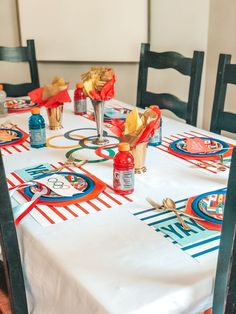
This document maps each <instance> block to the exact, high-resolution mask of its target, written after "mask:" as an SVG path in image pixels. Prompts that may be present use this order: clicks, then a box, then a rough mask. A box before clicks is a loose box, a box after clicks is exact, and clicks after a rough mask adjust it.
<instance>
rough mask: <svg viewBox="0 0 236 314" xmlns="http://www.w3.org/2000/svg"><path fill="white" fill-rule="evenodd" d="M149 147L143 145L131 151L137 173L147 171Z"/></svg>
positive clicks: (146, 144) (145, 144)
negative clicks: (146, 163)
mask: <svg viewBox="0 0 236 314" xmlns="http://www.w3.org/2000/svg"><path fill="white" fill-rule="evenodd" d="M147 146H148V143H141V144H138V145H136V146H135V147H133V148H132V149H131V153H132V155H133V157H134V167H135V173H144V172H146V171H147V168H146V166H145V159H146V153H147Z"/></svg>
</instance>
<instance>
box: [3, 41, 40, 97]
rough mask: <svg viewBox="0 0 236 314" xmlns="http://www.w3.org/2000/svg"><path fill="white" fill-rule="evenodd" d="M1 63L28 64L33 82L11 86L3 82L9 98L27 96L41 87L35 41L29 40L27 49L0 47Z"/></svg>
mask: <svg viewBox="0 0 236 314" xmlns="http://www.w3.org/2000/svg"><path fill="white" fill-rule="evenodd" d="M0 61H7V62H28V64H29V71H30V77H31V82H29V83H23V84H10V83H8V82H2V84H3V85H4V90H5V91H6V93H7V96H9V97H20V96H26V95H27V94H28V92H30V91H31V90H33V89H35V88H38V87H39V74H38V66H37V60H36V54H35V46H34V40H32V39H31V40H27V46H26V47H0Z"/></svg>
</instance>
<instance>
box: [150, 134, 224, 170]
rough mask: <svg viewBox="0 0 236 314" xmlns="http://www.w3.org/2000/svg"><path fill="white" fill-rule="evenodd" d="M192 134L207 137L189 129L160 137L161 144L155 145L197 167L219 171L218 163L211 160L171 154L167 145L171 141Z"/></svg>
mask: <svg viewBox="0 0 236 314" xmlns="http://www.w3.org/2000/svg"><path fill="white" fill-rule="evenodd" d="M193 136H203V137H209V136H208V135H206V134H204V133H200V132H197V131H189V132H183V133H180V134H175V135H170V136H166V137H163V139H162V144H161V145H160V146H157V147H156V148H157V149H159V150H161V151H164V152H166V153H168V154H171V155H173V156H175V157H176V158H180V159H182V160H184V161H186V162H188V163H190V164H192V165H194V166H196V167H199V168H201V169H204V170H206V171H209V172H211V173H215V174H216V173H219V171H218V167H219V164H218V163H217V162H215V161H213V160H197V159H191V160H190V159H186V158H184V157H180V156H176V155H174V154H172V153H171V152H170V151H169V150H168V148H169V145H170V144H171V143H172V142H173V141H176V140H178V139H180V138H187V137H193ZM224 167H225V168H229V167H228V166H226V165H224Z"/></svg>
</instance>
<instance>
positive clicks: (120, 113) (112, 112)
mask: <svg viewBox="0 0 236 314" xmlns="http://www.w3.org/2000/svg"><path fill="white" fill-rule="evenodd" d="M126 117H127V110H126V109H122V108H121V109H120V108H119V109H114V108H105V109H104V119H110V120H111V119H119V120H125V119H126Z"/></svg>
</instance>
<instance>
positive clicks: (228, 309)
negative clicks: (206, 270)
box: [213, 148, 236, 314]
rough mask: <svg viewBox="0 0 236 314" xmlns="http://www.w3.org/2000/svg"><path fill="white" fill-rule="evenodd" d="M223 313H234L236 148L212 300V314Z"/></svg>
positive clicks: (235, 275) (235, 300)
mask: <svg viewBox="0 0 236 314" xmlns="http://www.w3.org/2000/svg"><path fill="white" fill-rule="evenodd" d="M223 313H225V314H233V313H236V148H234V151H233V157H232V162H231V167H230V174H229V180H228V189H227V195H226V204H225V209H224V219H223V225H222V232H221V240H220V249H219V256H218V263H217V270H216V279H215V289H214V300H213V314H223Z"/></svg>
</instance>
